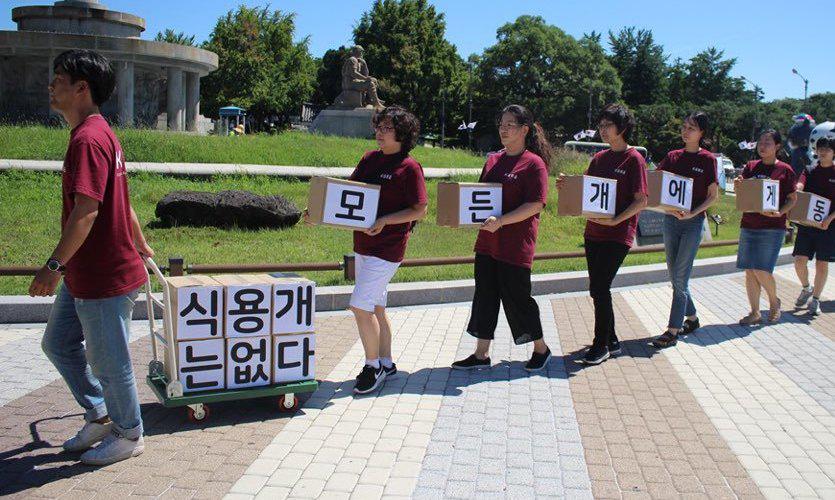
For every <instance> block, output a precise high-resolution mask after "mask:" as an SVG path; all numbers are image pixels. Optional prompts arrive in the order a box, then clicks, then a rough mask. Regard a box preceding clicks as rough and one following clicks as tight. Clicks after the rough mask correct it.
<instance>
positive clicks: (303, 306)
mask: <svg viewBox="0 0 835 500" xmlns="http://www.w3.org/2000/svg"><path fill="white" fill-rule="evenodd" d="M275 294H276V295H277V296H279V297H285V298H286V299H287V304H286V305H285V306H284V307H282V308H281V309H280V310H278V312H276V313H275V317H276V318H278V319H281V318H282V317H284V315H285V314H287V313H288V312H289V311H290V309H291V308H292V307H293V303H294V301H293V297H294V296H295V297H298V301H295V302H296V304H297V307H296V324H298V325H305V326H310V325H312V324H313V285H307V286H302V285H299V286H298V287H297V288H296V289H295V290H292V289H290V290H278V291H276V292H275Z"/></svg>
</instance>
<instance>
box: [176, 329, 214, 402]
mask: <svg viewBox="0 0 835 500" xmlns="http://www.w3.org/2000/svg"><path fill="white" fill-rule="evenodd" d="M177 350H178V353H177V360H178V363H177V364H178V368H179V373H178V375H179V379H180V382H181V383H182V384H183V392H184V393H187V392H197V391H211V390H220V389H224V388H225V383H224V380H225V379H224V371H223V359H224V355H223V351H224V340H223V339H210V340H194V341H191V342H178V343H177Z"/></svg>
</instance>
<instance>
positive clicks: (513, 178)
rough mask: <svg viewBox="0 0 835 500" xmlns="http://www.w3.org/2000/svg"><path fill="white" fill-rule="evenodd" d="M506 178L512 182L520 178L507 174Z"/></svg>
mask: <svg viewBox="0 0 835 500" xmlns="http://www.w3.org/2000/svg"><path fill="white" fill-rule="evenodd" d="M504 178H505V179H511V180H514V181H515V180H516V179H518V178H519V176H518V175H516V174H511V173H507V174H504Z"/></svg>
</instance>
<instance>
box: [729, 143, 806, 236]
mask: <svg viewBox="0 0 835 500" xmlns="http://www.w3.org/2000/svg"><path fill="white" fill-rule="evenodd" d="M742 178H743V179H774V180H775V181H780V199H779V200H778V207H782V206H783V205H784V204H785V203H786V198H788V197H789V194H791V193H794V192H795V191H796V190H797V186H796V182H795V176H794V170H793V169H792V167H791V165H789V164H788V163H784V162H782V161H780V160H777V162H776V163H775V164H774V165H771V166H769V165H766V164H764V163H763V161H762V160H754V161H749V162H748V164H747V165H745V168H744V169H742ZM787 218H788V217H786V216H785V215H783V216H782V217H769V216H767V215H763V214H758V213H754V212H746V213H744V214H743V215H742V222H741V223H740V226H741V227H744V228H745V229H786V219H787Z"/></svg>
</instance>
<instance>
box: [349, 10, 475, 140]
mask: <svg viewBox="0 0 835 500" xmlns="http://www.w3.org/2000/svg"><path fill="white" fill-rule="evenodd" d="M445 32H446V21H445V20H444V15H443V14H439V13H438V12H437V11H436V10H435V7H433V6H432V5H431V4H429V3H428V2H427V1H426V0H376V1H375V2H374V4H373V5H372V6H371V10H369V11H368V12H365V13H364V14H363V15H362V17H361V18H360V20H359V23H358V24H357V26H356V27H355V28H354V42H355V43H356V44H358V45H361V46H362V47H363V48H364V49H365V59H366V61H367V62H368V67H369V69H370V71H371V74H372V76H374V77H376V78H377V80H378V81H379V85H380V91H379V94H380V98H381V99H382V100H384V101H385V102H386V103H387V104H399V105H402V106H405V107H406V108H408V109H410V110H411V111H412V112H414V113H415V115H416V116H417V117H418V118H419V119H420V120H421V125H422V129H423V130H424V131H437V130H438V129H439V128H440V127H439V125H440V111H441V101H442V100H443V101H444V102H445V103H446V116H447V120H446V125H447V127H448V130H449V127H451V125H452V124H454V123H455V120H460V118H461V116H462V111H463V108H462V106H463V102H464V100H465V99H466V97H465V96H466V77H467V75H466V72H467V69H466V65H465V64H464V61H463V60H462V59H461V57H460V56H459V55H458V53H457V51H456V48H455V46H454V45H452V44H451V43H449V42H448V41H447V40H446V39H445V38H444V34H445Z"/></svg>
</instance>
